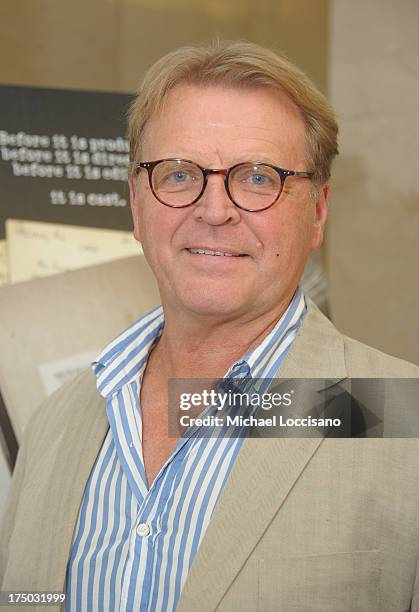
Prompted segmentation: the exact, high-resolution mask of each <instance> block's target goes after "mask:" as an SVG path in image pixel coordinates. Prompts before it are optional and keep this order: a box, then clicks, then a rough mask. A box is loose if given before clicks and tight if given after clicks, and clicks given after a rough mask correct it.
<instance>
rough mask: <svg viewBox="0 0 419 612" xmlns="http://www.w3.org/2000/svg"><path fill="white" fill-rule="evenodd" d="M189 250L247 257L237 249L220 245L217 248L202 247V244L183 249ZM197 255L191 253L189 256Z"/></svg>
mask: <svg viewBox="0 0 419 612" xmlns="http://www.w3.org/2000/svg"><path fill="white" fill-rule="evenodd" d="M190 249H194V250H195V249H196V250H198V249H199V250H202V251H214V252H218V253H226V254H227V255H232V256H233V257H245V256H247V255H248V253H243V251H239V250H237V249H232V248H231V247H230V246H229V247H227V246H221V245H217V246H208V245H203V244H197V245H195V244H194V245H192V244H191V245H189V246H187V247H185V251H188V252H189V251H190ZM192 254H193V255H195V254H196V255H199V253H191V255H192Z"/></svg>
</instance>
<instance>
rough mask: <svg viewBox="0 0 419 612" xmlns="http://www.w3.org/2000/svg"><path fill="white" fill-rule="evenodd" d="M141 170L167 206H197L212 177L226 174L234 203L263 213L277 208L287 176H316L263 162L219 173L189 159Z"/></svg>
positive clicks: (162, 162) (142, 165)
mask: <svg viewBox="0 0 419 612" xmlns="http://www.w3.org/2000/svg"><path fill="white" fill-rule="evenodd" d="M141 168H144V169H145V170H147V172H148V181H149V184H150V189H151V191H152V192H153V194H154V196H155V197H156V198H157V200H158V201H159V202H161V203H162V204H164V205H165V206H170V207H172V208H184V207H185V206H190V205H191V204H195V202H197V201H198V200H199V198H200V197H201V196H202V194H203V193H204V191H205V187H206V186H207V181H208V176H209V175H210V174H222V175H223V176H224V186H225V189H226V192H227V195H228V197H229V198H230V200H231V201H232V202H233V204H235V205H236V206H238V208H241V209H242V210H246V211H248V212H259V211H261V210H266V209H267V208H270V207H271V206H273V205H274V204H275V202H276V201H277V200H278V198H279V196H280V195H281V192H282V189H283V186H284V183H285V179H286V178H287V177H289V176H296V177H302V178H312V176H313V172H297V171H295V170H284V168H278V167H276V166H272V165H271V164H265V163H259V162H245V163H241V164H236V165H235V166H232V167H231V168H223V169H220V170H215V169H212V168H203V167H202V166H200V165H199V164H196V163H194V162H192V161H189V160H187V159H159V160H157V161H152V162H140V163H138V164H137V165H136V166H135V171H136V173H137V174H138V173H139V172H140V170H141Z"/></svg>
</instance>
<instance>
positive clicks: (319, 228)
mask: <svg viewBox="0 0 419 612" xmlns="http://www.w3.org/2000/svg"><path fill="white" fill-rule="evenodd" d="M329 197H330V183H325V184H324V185H323V186H322V187H320V189H319V191H318V193H317V195H316V203H315V213H314V214H315V218H314V223H313V236H312V241H311V247H310V250H311V251H315V250H316V249H318V248H319V247H320V246H321V245H322V243H323V236H324V228H325V225H326V219H327V211H328V208H329Z"/></svg>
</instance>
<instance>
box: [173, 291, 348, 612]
mask: <svg viewBox="0 0 419 612" xmlns="http://www.w3.org/2000/svg"><path fill="white" fill-rule="evenodd" d="M307 302H308V312H307V313H306V316H305V317H304V320H303V323H302V325H301V328H300V330H299V332H298V334H297V337H296V338H295V340H294V342H293V345H292V347H291V349H290V351H289V353H288V354H287V357H286V358H285V360H284V362H283V364H282V366H281V369H280V372H278V377H280V378H282V379H284V378H290V379H293V378H317V379H319V384H318V388H319V389H321V388H324V387H325V386H327V385H328V384H330V381H331V380H334V381H335V382H336V381H338V380H342V379H344V378H345V377H346V375H347V374H346V367H345V361H344V344H343V338H342V336H341V334H340V333H339V332H338V331H337V330H336V328H335V327H334V326H333V325H332V323H330V321H329V320H328V319H326V317H324V315H322V313H321V312H320V311H319V310H318V308H317V307H316V306H315V305H314V304H313V302H311V300H307ZM322 442H323V438H322V437H317V438H305V439H303V438H294V439H288V438H269V439H257V438H247V439H246V440H245V441H244V443H243V446H242V449H241V451H240V453H239V455H238V457H237V460H236V462H235V464H234V466H233V469H232V471H231V474H230V477H229V480H228V481H227V483H226V485H225V488H224V491H223V493H222V495H221V497H220V500H219V502H218V504H217V507H216V508H215V510H214V514H213V516H212V519H211V522H210V524H209V526H208V529H207V531H206V533H205V536H204V538H203V541H202V543H201V546H200V548H199V550H198V552H197V554H196V557H195V560H194V562H193V564H192V567H191V570H190V572H189V575H188V577H187V580H186V582H185V585H184V588H183V591H182V594H181V597H180V600H179V604H178V608H177V611H178V612H190V610H201V611H202V612H212V611H213V610H215V609H216V608H217V606H218V605H219V603H220V601H221V599H222V598H223V596H224V595H225V593H226V592H227V590H228V589H229V587H230V585H231V584H232V582H233V581H234V579H235V577H236V576H237V574H238V572H239V571H240V569H241V567H242V566H243V565H244V563H245V562H246V560H247V558H248V557H249V555H250V554H251V552H252V550H253V549H254V547H255V546H256V545H257V543H258V541H259V540H260V539H261V537H262V535H263V534H264V532H265V531H266V529H267V528H268V526H269V523H270V522H271V521H272V519H273V518H274V516H275V514H276V513H277V512H278V510H279V509H280V508H281V506H282V504H283V503H284V501H285V500H286V497H287V495H288V493H289V491H290V490H291V489H292V487H293V486H294V484H295V482H296V480H297V479H298V477H299V476H300V474H301V472H302V471H303V470H304V469H305V467H306V466H307V464H308V463H309V461H310V459H311V457H312V456H313V454H314V453H315V452H316V450H317V449H318V448H319V446H320V445H321V444H322Z"/></svg>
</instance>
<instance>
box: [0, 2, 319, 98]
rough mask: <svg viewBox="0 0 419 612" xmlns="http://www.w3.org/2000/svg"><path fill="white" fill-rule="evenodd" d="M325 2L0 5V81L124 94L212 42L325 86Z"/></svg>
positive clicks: (23, 3) (5, 3)
mask: <svg viewBox="0 0 419 612" xmlns="http://www.w3.org/2000/svg"><path fill="white" fill-rule="evenodd" d="M328 6H329V1H328V0H315V2H313V1H312V0H282V1H281V0H258V1H257V3H255V2H254V0H228V1H226V0H201V1H200V2H197V1H196V0H177V1H176V2H173V0H113V1H112V0H72V2H57V0H19V2H16V0H2V1H1V3H0V51H1V52H0V82H1V83H11V84H12V83H13V84H24V85H35V86H36V85H43V86H50V87H67V88H75V89H96V90H104V91H122V92H129V91H132V90H134V89H135V88H136V86H137V84H138V82H139V80H140V78H141V75H142V74H143V72H144V69H145V68H146V66H148V65H149V64H150V63H151V62H152V61H153V60H154V59H156V58H157V57H159V56H160V55H162V54H163V53H164V52H166V51H168V50H170V49H173V48H175V47H177V46H179V45H180V44H187V43H195V42H199V41H202V40H209V39H211V38H213V37H214V36H217V35H219V36H222V37H227V38H246V39H249V40H252V41H254V42H260V43H262V44H267V45H271V46H273V47H275V48H278V49H283V50H284V51H286V53H287V54H288V55H289V56H290V58H291V59H293V60H294V61H296V62H297V63H299V64H300V65H301V66H302V67H303V68H304V69H306V70H307V71H308V72H309V74H310V75H311V76H312V77H313V78H314V79H315V80H316V81H317V83H318V85H319V86H320V87H322V88H325V85H326V74H327V53H328V48H327V42H328V36H327V27H328V19H327V17H328Z"/></svg>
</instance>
